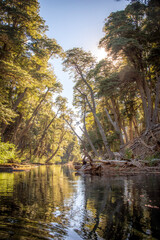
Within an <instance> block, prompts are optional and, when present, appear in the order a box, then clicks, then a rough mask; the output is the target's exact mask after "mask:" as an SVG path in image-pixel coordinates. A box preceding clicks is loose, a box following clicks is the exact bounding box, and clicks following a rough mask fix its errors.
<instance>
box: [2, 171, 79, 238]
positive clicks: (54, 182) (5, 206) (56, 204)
mask: <svg viewBox="0 0 160 240" xmlns="http://www.w3.org/2000/svg"><path fill="white" fill-rule="evenodd" d="M68 174H69V173H68ZM11 176H12V177H14V181H13V183H12V195H11V196H10V195H7V191H8V188H9V186H10V185H11V184H9V183H10V182H9V180H8V181H7V184H6V199H5V198H3V199H2V198H0V211H1V213H3V215H4V216H9V218H8V219H11V216H12V217H13V219H19V220H16V221H18V222H19V223H18V227H19V228H20V230H19V231H18V234H19V235H24V232H25V231H29V229H30V231H31V232H32V233H33V232H36V234H37V232H39V231H41V229H39V228H38V222H43V223H51V222H58V223H60V224H61V218H62V215H63V213H64V210H66V209H65V206H64V204H65V203H64V200H66V199H67V198H70V195H71V194H72V192H73V186H72V185H71V184H70V182H69V177H66V175H65V174H64V172H63V170H62V168H61V167H60V166H54V167H52V166H50V167H47V166H44V167H40V168H35V169H34V170H32V171H30V172H21V173H20V172H18V173H15V174H11ZM71 178H74V177H73V176H72V177H71ZM75 178H76V177H75ZM13 186H14V191H13ZM3 187H4V188H5V186H3ZM10 188H11V186H10ZM57 209H58V211H59V212H60V214H61V215H60V216H56V215H55V214H54V212H55V211H57ZM66 211H67V210H66ZM64 218H65V216H64ZM16 226H17V225H16V224H14V228H15V229H16ZM7 227H9V225H8V224H7ZM10 227H11V226H10ZM12 227H13V224H12ZM32 228H33V229H32ZM21 231H22V232H23V233H21ZM0 238H1V237H0ZM8 239H9V238H8ZM16 239H17V240H18V239H19V238H18V236H17V238H16ZM35 239H36V238H35ZM39 239H41V238H39Z"/></svg>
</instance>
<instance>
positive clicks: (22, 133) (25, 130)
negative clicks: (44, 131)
mask: <svg viewBox="0 0 160 240" xmlns="http://www.w3.org/2000/svg"><path fill="white" fill-rule="evenodd" d="M48 92H49V88H48V89H47V91H46V93H45V94H44V96H43V98H42V99H41V101H40V102H39V104H38V105H37V107H36V108H35V110H34V111H33V113H32V116H31V117H30V118H29V120H28V121H27V123H26V126H25V127H24V129H23V130H22V132H21V134H20V136H19V138H18V139H17V142H16V145H18V144H19V142H20V141H21V139H22V137H23V136H24V135H25V134H26V133H27V132H28V130H29V129H30V127H31V125H32V123H31V121H32V119H33V118H34V117H35V116H36V115H37V113H38V111H39V109H40V106H41V104H42V102H43V101H44V100H45V98H46V96H47V94H48Z"/></svg>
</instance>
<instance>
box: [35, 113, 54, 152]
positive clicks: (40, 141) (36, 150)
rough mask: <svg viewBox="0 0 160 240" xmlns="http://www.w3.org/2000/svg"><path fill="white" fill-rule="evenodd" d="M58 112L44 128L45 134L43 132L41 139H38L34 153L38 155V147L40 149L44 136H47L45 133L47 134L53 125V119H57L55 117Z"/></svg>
mask: <svg viewBox="0 0 160 240" xmlns="http://www.w3.org/2000/svg"><path fill="white" fill-rule="evenodd" d="M57 114H58V112H57ZM57 114H56V115H55V116H54V117H53V118H52V120H51V121H50V123H49V124H48V125H47V127H46V128H45V129H44V131H43V134H42V136H41V138H40V140H39V141H38V143H37V146H36V148H35V150H34V152H33V155H35V156H36V155H37V152H38V149H39V147H40V144H41V143H42V142H43V139H44V137H45V135H46V133H47V130H48V129H49V127H50V126H51V124H52V123H53V121H54V120H55V118H56V117H57Z"/></svg>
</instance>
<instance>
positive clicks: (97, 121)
mask: <svg viewBox="0 0 160 240" xmlns="http://www.w3.org/2000/svg"><path fill="white" fill-rule="evenodd" d="M82 76H83V75H82ZM83 79H84V78H83ZM83 81H84V82H85V83H86V85H87V86H88V88H89V90H90V93H91V99H92V104H93V107H92V106H91V104H90V102H89V100H88V97H87V95H86V94H84V93H82V92H81V91H80V90H79V89H78V88H76V89H77V91H78V92H80V93H81V94H82V95H83V96H84V97H85V98H86V101H87V103H88V106H89V108H90V110H91V112H92V114H93V117H94V119H95V122H96V123H97V127H98V129H99V132H100V135H101V137H102V140H103V144H104V146H105V149H106V151H107V153H108V156H109V158H110V159H113V158H114V154H113V152H112V151H111V149H110V146H109V144H108V141H107V138H106V135H105V132H104V130H103V127H102V125H101V123H100V121H99V119H98V117H97V115H96V106H95V101H94V94H93V90H92V88H91V86H90V85H89V84H88V83H87V81H86V80H85V79H84V80H83Z"/></svg>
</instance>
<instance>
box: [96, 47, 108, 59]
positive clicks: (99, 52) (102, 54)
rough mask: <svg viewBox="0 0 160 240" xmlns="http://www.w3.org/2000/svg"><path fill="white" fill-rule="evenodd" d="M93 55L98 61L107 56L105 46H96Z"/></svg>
mask: <svg viewBox="0 0 160 240" xmlns="http://www.w3.org/2000/svg"><path fill="white" fill-rule="evenodd" d="M93 55H94V56H95V57H96V59H97V61H100V60H102V59H104V58H106V57H107V53H106V51H105V50H104V48H96V49H95V50H94V51H93Z"/></svg>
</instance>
